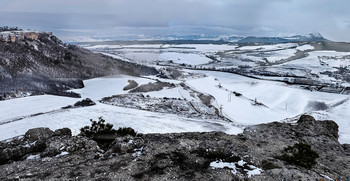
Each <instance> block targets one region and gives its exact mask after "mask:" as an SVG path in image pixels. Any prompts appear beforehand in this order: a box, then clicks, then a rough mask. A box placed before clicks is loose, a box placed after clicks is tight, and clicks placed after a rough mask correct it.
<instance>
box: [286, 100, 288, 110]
mask: <svg viewBox="0 0 350 181" xmlns="http://www.w3.org/2000/svg"><path fill="white" fill-rule="evenodd" d="M287 110H288V104H287V102H286V111H287Z"/></svg>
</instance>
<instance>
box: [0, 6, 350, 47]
mask: <svg viewBox="0 0 350 181" xmlns="http://www.w3.org/2000/svg"><path fill="white" fill-rule="evenodd" d="M349 5H350V3H349V1H348V0H337V1H330V0H307V1H305V0H216V1H213V0H99V1H96V0H50V1H48V0H31V1H28V0H4V1H2V6H0V20H1V23H3V24H4V25H16V26H24V27H34V28H41V29H52V30H57V29H76V30H77V29H94V30H97V29H101V30H106V29H109V30H108V31H109V32H112V31H113V30H115V31H116V32H118V33H120V34H123V33H125V34H127V33H128V32H130V29H128V30H127V31H125V32H124V31H122V30H123V28H121V27H132V28H134V31H132V32H133V33H136V34H137V33H139V34H143V33H145V32H156V31H157V30H158V32H159V33H174V32H175V33H196V32H195V31H198V33H202V32H207V33H213V34H215V33H216V34H220V33H221V34H223V33H239V34H244V35H249V34H252V35H277V34H279V33H307V32H312V31H319V32H321V33H325V34H327V36H329V37H328V38H330V39H334V40H339V39H341V40H346V41H350V37H348V34H347V33H345V32H346V31H348V32H349V31H350V27H349V26H350V25H349V20H348V17H350V12H349V11H348V7H349ZM344 20H345V21H344ZM196 26H197V27H206V28H205V29H206V30H205V31H204V30H203V28H202V29H200V28H197V29H196V28H194V27H196ZM152 27H157V28H154V29H155V30H152V31H151V30H149V29H152ZM159 27H162V28H161V29H160V28H159ZM178 27H181V28H178ZM186 27H187V29H189V30H186ZM188 27H190V28H188ZM208 27H212V28H208ZM113 28H116V29H117V30H118V31H117V30H116V29H113ZM118 28H119V29H118ZM132 28H131V29H132ZM147 28H148V29H147ZM124 30H125V29H124ZM146 30H147V31H146ZM214 30H215V31H214ZM223 30H225V31H223ZM266 30H270V31H266ZM332 31H333V32H334V33H333V34H332ZM336 32H337V33H336Z"/></svg>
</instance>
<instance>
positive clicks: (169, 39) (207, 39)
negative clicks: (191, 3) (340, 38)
mask: <svg viewBox="0 0 350 181" xmlns="http://www.w3.org/2000/svg"><path fill="white" fill-rule="evenodd" d="M85 39H88V38H85ZM103 39H105V40H106V41H111V40H113V39H115V38H113V37H104V38H96V37H95V38H94V39H89V40H90V41H86V42H94V41H93V40H96V42H101V40H103ZM114 41H120V42H127V41H138V42H149V43H152V42H157V43H175V44H177V43H179V42H181V43H210V44H223V43H235V44H277V43H289V42H323V41H329V40H327V39H325V38H324V37H323V36H322V35H321V34H320V33H310V34H306V35H292V36H276V37H257V36H248V37H244V36H238V35H205V34H200V35H197V34H193V35H157V36H143V37H142V38H140V37H136V36H130V37H128V38H126V39H125V38H123V39H115V40H114ZM114 41H112V42H114ZM74 43H77V44H79V43H84V41H78V40H77V41H75V42H74Z"/></svg>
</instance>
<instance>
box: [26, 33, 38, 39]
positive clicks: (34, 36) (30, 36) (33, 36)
mask: <svg viewBox="0 0 350 181" xmlns="http://www.w3.org/2000/svg"><path fill="white" fill-rule="evenodd" d="M24 37H25V38H26V39H29V40H38V38H39V34H38V33H36V32H26V33H24Z"/></svg>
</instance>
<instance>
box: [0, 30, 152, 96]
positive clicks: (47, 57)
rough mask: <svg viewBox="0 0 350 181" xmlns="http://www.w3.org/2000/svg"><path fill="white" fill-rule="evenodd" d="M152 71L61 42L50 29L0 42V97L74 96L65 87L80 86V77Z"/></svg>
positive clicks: (138, 73) (81, 78) (136, 74)
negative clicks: (26, 36) (32, 37)
mask: <svg viewBox="0 0 350 181" xmlns="http://www.w3.org/2000/svg"><path fill="white" fill-rule="evenodd" d="M154 73H156V70H155V69H152V68H148V67H144V66H140V65H136V64H132V63H128V62H123V61H120V60H116V59H112V58H110V57H107V56H104V55H102V54H95V53H92V52H91V51H89V50H86V49H82V48H80V47H77V46H74V45H67V44H63V43H62V41H61V40H59V39H58V38H56V37H55V36H52V35H50V34H49V33H39V34H38V39H37V40H31V39H23V40H17V41H14V42H0V100H1V99H6V98H9V97H20V96H23V95H24V94H26V95H33V94H43V93H46V94H58V95H71V96H77V95H74V94H72V93H66V92H64V91H65V90H68V89H71V88H81V87H83V83H82V80H83V79H89V78H94V77H100V76H106V75H119V74H128V75H135V76H138V75H140V74H154Z"/></svg>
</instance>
